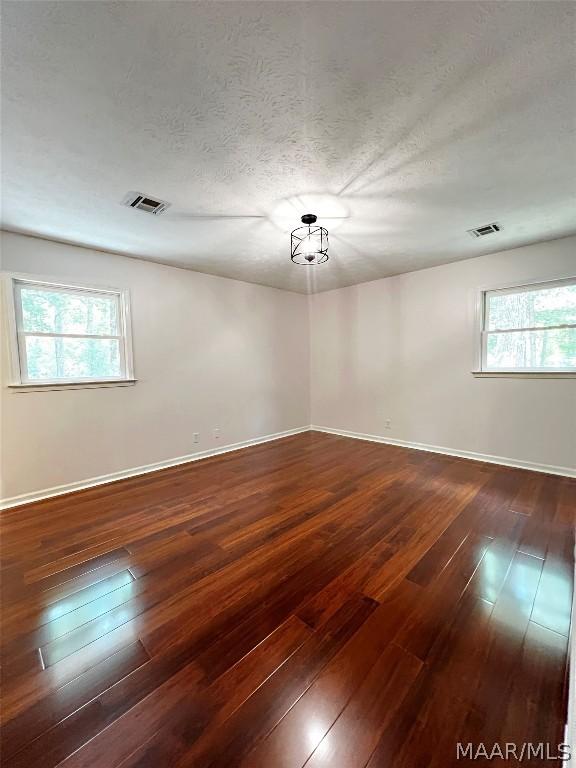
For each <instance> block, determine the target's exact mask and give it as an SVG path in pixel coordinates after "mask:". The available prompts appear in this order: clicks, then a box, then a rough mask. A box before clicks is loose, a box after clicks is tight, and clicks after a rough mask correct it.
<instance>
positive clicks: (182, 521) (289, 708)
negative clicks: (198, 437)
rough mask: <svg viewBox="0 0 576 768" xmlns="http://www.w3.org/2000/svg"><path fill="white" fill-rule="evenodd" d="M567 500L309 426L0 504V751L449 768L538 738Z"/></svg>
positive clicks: (85, 761)
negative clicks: (479, 747) (464, 757)
mask: <svg viewBox="0 0 576 768" xmlns="http://www.w3.org/2000/svg"><path fill="white" fill-rule="evenodd" d="M575 489H576V482H575V481H574V480H572V479H569V478H562V477H554V476H550V475H544V474H535V473H531V472H528V471H524V470H519V469H512V468H507V467H500V466H497V465H492V464H483V463H480V462H474V461H468V460H465V459H456V458H453V457H449V456H443V455H439V454H431V453H426V452H421V451H413V450H408V449H404V448H401V447H398V446H388V445H382V444H376V443H370V442H366V441H362V440H350V439H348V438H342V437H339V436H334V435H326V434H319V433H314V432H310V433H306V434H301V435H296V436H293V437H288V438H285V439H282V440H277V441H273V442H270V443H266V444H263V445H259V446H254V447H252V448H248V449H245V450H242V451H235V452H231V453H229V454H225V455H222V456H218V457H211V458H209V459H206V460H203V461H199V462H194V463H191V464H184V465H180V466H178V467H171V468H169V469H166V470H162V471H159V472H155V473H151V474H149V475H143V476H141V477H133V478H129V479H127V480H123V481H119V482H116V483H111V484H108V485H103V486H98V487H95V488H91V489H87V490H85V491H80V492H77V493H71V494H66V495H63V496H60V497H57V498H52V499H46V500H44V501H40V502H35V503H34V504H30V505H26V506H22V507H20V508H14V509H11V510H6V511H4V512H3V513H2V515H1V516H0V527H1V531H2V561H1V563H0V576H1V589H2V600H1V604H0V609H1V613H2V635H1V637H0V660H1V661H2V668H3V671H2V675H3V686H2V715H3V729H2V733H1V742H0V747H1V749H2V764H3V766H7V768H22V767H23V766H26V768H40V766H41V768H56V766H66V768H80V767H82V768H87V767H88V766H91V767H92V768H118V766H121V768H151V766H153V768H185V767H187V766H195V768H210V766H212V767H215V766H223V767H224V766H225V768H264V766H266V768H269V767H270V768H288V767H290V768H300V766H303V765H304V764H306V765H307V766H315V765H316V766H318V765H330V766H336V765H337V766H338V767H339V768H341V767H342V768H344V767H345V766H358V768H365V766H366V764H367V765H368V768H384V766H386V768H388V766H390V765H394V766H395V768H418V767H419V766H423V767H424V766H426V768H447V767H449V766H451V765H454V766H457V765H459V764H461V762H460V763H457V762H456V761H455V754H456V752H455V741H456V740H458V739H459V740H461V741H474V742H479V741H490V740H498V739H500V740H502V739H508V740H509V739H514V740H518V739H521V740H522V741H531V740H542V739H546V740H551V741H552V742H554V740H556V739H560V738H561V733H562V728H563V725H564V719H565V714H566V713H565V710H566V701H565V675H566V665H567V637H568V633H569V631H570V608H571V595H572V591H573V579H574V550H573V544H574V538H573V537H574V521H575V520H576V491H575ZM362 723H363V724H364V726H363V727H361V724H362Z"/></svg>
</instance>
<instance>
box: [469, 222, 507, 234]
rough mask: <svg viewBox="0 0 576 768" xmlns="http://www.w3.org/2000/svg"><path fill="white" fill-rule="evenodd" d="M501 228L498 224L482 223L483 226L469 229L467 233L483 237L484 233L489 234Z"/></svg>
mask: <svg viewBox="0 0 576 768" xmlns="http://www.w3.org/2000/svg"><path fill="white" fill-rule="evenodd" d="M501 229H502V227H501V226H500V224H484V226H483V227H476V229H469V230H468V234H469V235H472V237H484V235H491V234H492V233H493V232H500V230H501Z"/></svg>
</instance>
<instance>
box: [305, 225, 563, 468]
mask: <svg viewBox="0 0 576 768" xmlns="http://www.w3.org/2000/svg"><path fill="white" fill-rule="evenodd" d="M572 275H576V237H567V238H563V239H560V240H554V241H550V242H546V243H541V244H537V245H531V246H527V247H523V248H516V249H514V250H510V251H505V252H502V253H497V254H493V255H489V256H482V257H479V258H477V259H472V260H468V261H461V262H458V263H456V264H449V265H445V266H440V267H435V268H432V269H427V270H422V271H420V272H415V273H412V274H406V275H400V276H398V277H390V278H386V279H383V280H377V281H374V282H370V283H364V284H362V285H356V286H352V287H349V288H342V289H339V290H335V291H329V292H326V293H322V294H318V295H315V296H312V297H310V327H311V356H312V376H311V381H312V394H311V402H312V423H313V424H315V425H318V426H324V427H330V428H333V429H341V430H348V431H351V432H356V433H361V434H370V435H376V436H381V437H383V438H386V439H392V440H394V439H396V440H402V441H407V442H409V443H423V444H425V445H429V446H438V447H443V448H448V449H452V450H455V451H469V452H474V453H478V454H484V455H487V456H496V457H504V458H508V459H510V460H511V461H516V462H527V463H534V464H537V465H549V466H554V467H568V468H576V379H563V380H551V379H534V378H532V379H528V378H490V379H487V378H474V377H473V376H472V374H471V371H472V369H473V367H474V348H475V342H476V338H475V304H476V300H477V296H478V293H479V291H480V290H481V289H482V288H484V289H487V288H497V287H501V286H504V285H509V284H522V283H525V282H529V281H537V280H551V279H555V278H560V277H568V276H572ZM387 420H390V427H389V428H388V427H387Z"/></svg>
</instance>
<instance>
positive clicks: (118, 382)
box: [8, 379, 138, 392]
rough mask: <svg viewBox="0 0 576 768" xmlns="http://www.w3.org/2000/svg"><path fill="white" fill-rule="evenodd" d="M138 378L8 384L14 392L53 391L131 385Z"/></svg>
mask: <svg viewBox="0 0 576 768" xmlns="http://www.w3.org/2000/svg"><path fill="white" fill-rule="evenodd" d="M137 381H138V379H110V380H108V381H104V380H100V381H98V380H96V381H74V382H72V381H70V382H65V381H60V382H52V383H51V384H49V383H43V384H8V389H10V390H11V391H12V392H52V391H58V390H63V389H102V388H106V387H131V386H133V385H134V384H136V382H137Z"/></svg>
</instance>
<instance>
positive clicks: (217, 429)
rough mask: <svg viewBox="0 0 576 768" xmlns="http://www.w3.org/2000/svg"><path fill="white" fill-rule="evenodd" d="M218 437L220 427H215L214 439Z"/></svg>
mask: <svg viewBox="0 0 576 768" xmlns="http://www.w3.org/2000/svg"><path fill="white" fill-rule="evenodd" d="M219 438H220V429H219V428H218V427H217V428H216V429H215V430H214V440H218V439H219Z"/></svg>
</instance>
